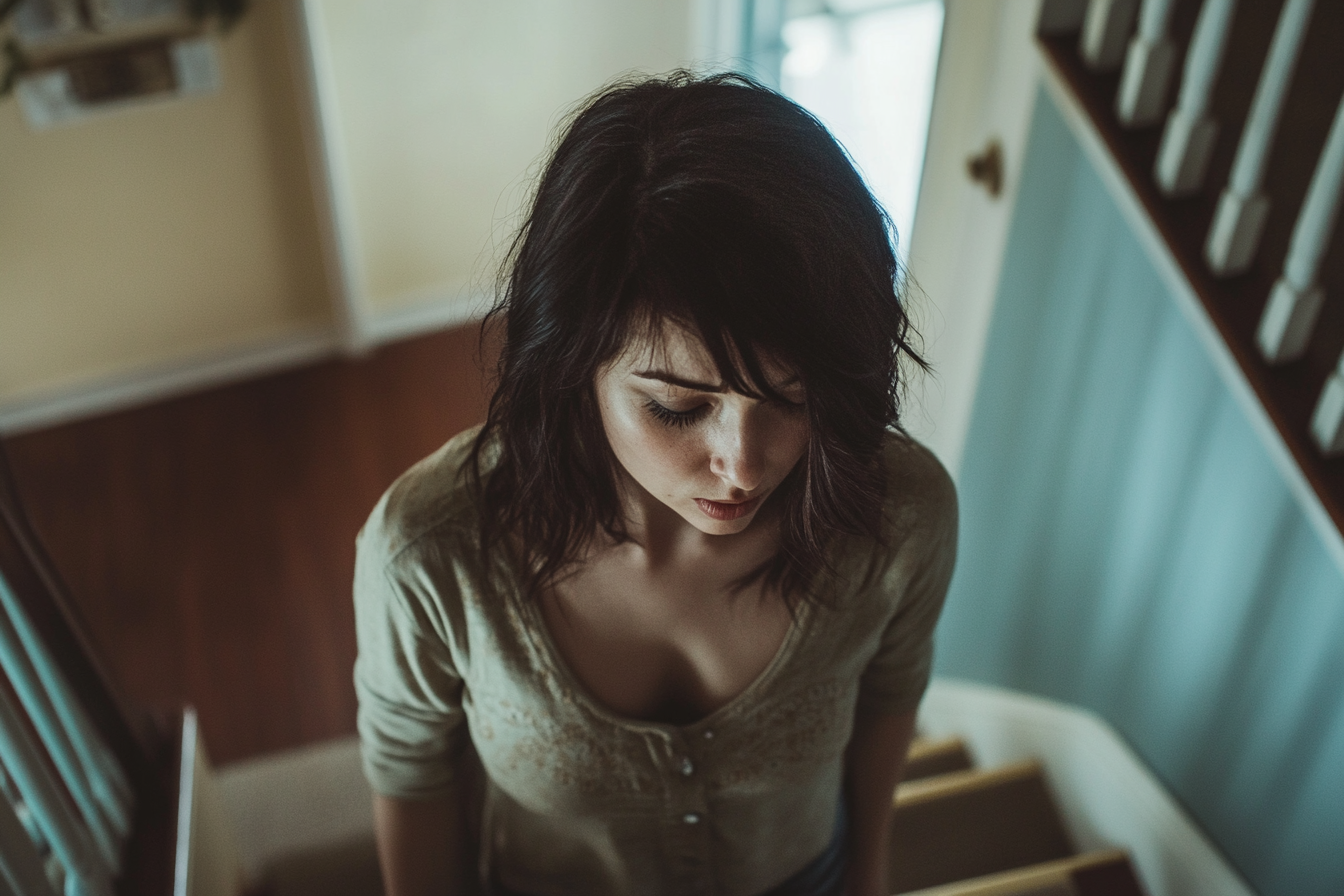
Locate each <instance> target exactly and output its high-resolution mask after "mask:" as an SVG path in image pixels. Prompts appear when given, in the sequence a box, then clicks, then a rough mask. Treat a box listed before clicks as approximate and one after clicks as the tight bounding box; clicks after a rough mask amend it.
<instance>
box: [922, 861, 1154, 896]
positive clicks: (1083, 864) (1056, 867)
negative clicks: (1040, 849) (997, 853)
mask: <svg viewBox="0 0 1344 896" xmlns="http://www.w3.org/2000/svg"><path fill="white" fill-rule="evenodd" d="M1122 862H1123V863H1125V864H1129V853H1128V852H1126V851H1125V850H1123V849H1099V850H1094V851H1092V852H1086V853H1080V854H1078V855H1074V856H1069V857H1067V858H1063V859H1053V860H1051V861H1049V862H1040V863H1038V864H1035V865H1027V866H1025V867H1022V868H1013V869H1012V870H1010V871H999V872H996V873H994V874H986V875H982V876H980V877H972V878H968V879H966V880H959V881H955V882H953V883H948V884H940V885H938V886H936V887H927V888H925V889H922V890H908V891H906V892H905V893H902V894H901V896H1014V894H1018V893H1022V892H1023V891H1024V890H1030V889H1038V888H1043V887H1048V886H1050V885H1051V884H1055V883H1068V882H1069V881H1070V878H1071V876H1072V875H1073V873H1074V872H1076V871H1082V870H1086V869H1090V868H1100V867H1103V866H1107V865H1114V864H1118V863H1122ZM1081 896H1086V894H1081Z"/></svg>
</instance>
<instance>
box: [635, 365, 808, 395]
mask: <svg viewBox="0 0 1344 896" xmlns="http://www.w3.org/2000/svg"><path fill="white" fill-rule="evenodd" d="M635 376H637V377H639V378H640V379H642V380H658V381H659V382H661V383H667V384H668V385H670V386H680V387H681V388H683V389H692V390H694V391H696V392H727V391H728V387H726V386H725V385H723V383H697V382H696V381H695V380H687V379H682V378H681V377H679V376H676V375H674V374H671V373H668V372H667V371H665V370H641V371H639V372H638V373H636V374H635ZM797 382H798V377H797V376H791V377H789V378H788V379H787V380H785V381H784V382H782V383H780V384H779V385H777V386H775V388H776V389H787V388H789V387H790V386H792V385H794V384H796V383H797Z"/></svg>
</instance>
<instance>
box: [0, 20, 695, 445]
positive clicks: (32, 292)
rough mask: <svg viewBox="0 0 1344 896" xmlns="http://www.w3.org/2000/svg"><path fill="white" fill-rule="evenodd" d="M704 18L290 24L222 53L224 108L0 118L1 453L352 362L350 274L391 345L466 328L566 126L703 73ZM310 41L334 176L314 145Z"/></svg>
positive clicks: (209, 101) (207, 104) (219, 98)
mask: <svg viewBox="0 0 1344 896" xmlns="http://www.w3.org/2000/svg"><path fill="white" fill-rule="evenodd" d="M301 3H302V4H303V6H302V7H301V6H300V4H301ZM304 8H306V9H307V10H308V13H309V15H308V16H307V17H306V19H305V16H304V15H303V14H302V10H303V9H304ZM691 11H692V0H667V2H664V0H638V2H632V0H568V2H565V3H555V2H549V0H499V2H490V3H481V2H467V0H444V2H437V0H389V2H386V3H378V4H370V3H356V2H353V0H307V2H306V3H305V2H304V0H271V2H264V3H254V4H252V5H251V9H250V11H249V13H248V14H247V16H246V17H245V18H244V20H243V22H242V23H241V25H240V26H239V27H238V28H237V29H236V30H235V31H234V32H233V33H231V34H230V35H228V36H227V37H225V38H224V39H223V41H222V42H221V45H220V46H221V54H220V55H221V65H222V68H223V85H224V86H223V89H222V91H221V92H220V93H219V94H217V95H215V96H211V97H207V98H203V99H194V100H189V101H179V102H171V103H164V104H161V105H157V106H153V107H145V108H138V109H135V110H132V111H128V112H124V113H118V114H116V115H109V116H106V117H102V118H98V119H94V120H89V121H86V122H83V123H80V124H77V125H75V126H71V127H66V128H62V129H59V130H52V131H45V132H40V133H33V132H31V131H29V130H28V128H27V126H26V125H25V124H24V122H23V120H22V117H21V115H20V112H19V110H18V107H17V104H16V103H15V102H14V101H13V100H12V99H11V100H7V101H3V102H0V432H16V431H20V430H23V429H31V428H35V427H39V426H44V425H51V424H53V423H59V422H61V421H63V420H66V419H71V418H73V417H79V416H87V415H90V414H96V413H99V412H103V411H107V410H112V409H115V408H116V407H120V406H124V405H126V404H131V403H137V402H142V401H149V400H155V399H159V398H163V397H165V396H168V395H172V394H176V393H179V392H182V391H187V390H190V389H195V388H201V387H204V386H209V385H213V384H215V383H217V382H220V381H222V380H226V379H230V378H237V377H241V376H248V375H256V374H259V373H264V372H267V371H269V370H271V369H274V368H276V367H278V366H283V365H286V364H293V363H298V362H302V361H306V360H310V359H311V358H313V357H315V356H317V355H321V354H324V353H329V352H332V351H335V350H336V349H337V347H338V345H339V344H340V338H341V333H340V329H341V326H342V322H343V319H344V317H343V315H344V313H345V312H344V311H343V310H342V309H344V308H345V307H346V306H345V305H343V304H341V301H342V297H341V296H338V295H333V294H332V293H331V290H330V289H329V287H328V283H329V282H335V283H340V280H339V276H338V270H337V269H340V271H341V272H345V273H353V274H354V275H355V276H354V277H353V280H352V282H347V283H346V286H347V287H348V288H347V289H345V290H341V289H339V288H338V289H337V292H342V291H344V292H348V293H349V298H350V299H351V300H352V302H353V304H354V306H355V313H354V315H353V316H354V317H355V318H356V319H357V320H363V321H364V322H365V323H366V324H368V327H369V329H370V330H371V334H366V335H371V337H372V339H373V341H375V342H376V341H378V340H381V339H388V338H396V337H398V336H401V335H406V334H408V333H410V332H414V331H415V330H417V329H424V328H427V327H437V326H442V325H445V324H447V323H451V322H457V321H461V320H463V319H464V318H465V317H467V316H469V315H470V314H471V313H472V312H473V311H474V310H479V308H480V303H481V299H482V297H483V296H486V295H488V293H489V289H490V287H491V279H492V274H493V267H494V261H495V259H496V252H495V249H496V248H497V247H500V246H502V245H503V244H504V243H505V242H506V241H507V238H508V235H509V233H510V232H511V229H512V227H513V225H514V223H515V222H516V213H517V210H518V209H519V208H520V207H521V205H522V204H523V202H524V201H525V199H526V196H527V192H528V185H529V178H530V176H531V175H532V174H534V173H535V171H536V166H537V164H538V162H539V160H540V159H541V158H542V156H543V155H544V153H545V151H546V149H547V147H548V145H549V143H550V139H551V136H552V132H553V128H554V127H555V126H556V125H557V124H558V123H559V122H560V121H561V120H562V119H563V116H564V114H565V112H566V111H567V110H568V109H570V108H572V107H573V105H574V104H575V103H577V102H578V101H579V100H581V99H582V98H583V97H585V96H587V95H588V94H590V93H592V92H593V91H594V90H596V89H597V88H598V87H600V86H601V85H602V84H604V83H606V82H608V81H609V80H611V79H612V78H614V77H616V76H618V75H620V74H622V73H628V72H631V71H636V70H638V71H644V72H657V71H664V70H667V69H671V68H674V67H676V66H678V65H682V64H686V63H688V62H690V61H691V59H690V47H691V44H692V38H691V32H692V22H691ZM305 21H309V22H311V23H312V24H313V26H314V27H313V30H312V31H311V32H303V31H300V29H302V28H304V27H305V26H304V25H303V24H302V23H303V22H305ZM305 35H306V36H307V37H308V39H310V40H311V42H312V44H313V50H314V52H313V55H314V57H315V58H317V59H318V60H319V62H320V64H319V66H318V79H317V84H318V88H319V90H320V91H321V95H322V97H323V101H324V111H325V112H329V113H330V114H331V119H330V121H328V122H327V123H326V133H327V134H329V135H330V136H332V137H333V138H334V142H332V143H329V144H328V145H327V146H326V150H327V152H328V153H329V156H330V159H331V160H332V163H333V164H332V166H331V167H330V168H329V169H328V168H326V167H324V166H323V165H321V164H310V162H309V154H308V153H307V152H306V151H305V146H304V139H303V138H304V128H305V123H306V122H307V121H308V119H309V115H310V109H309V107H308V105H307V103H308V100H307V96H308V92H307V91H308V87H309V85H308V77H309V74H308V61H307V58H306V55H305V54H304V52H303V51H302V50H300V49H298V48H300V47H302V46H303V38H304V36H305ZM313 184H318V185H320V186H318V187H317V188H316V189H317V190H318V193H317V194H316V195H314V192H313V191H314V187H313V186H312V185H313ZM328 187H331V188H332V190H331V193H332V194H333V195H332V199H333V201H335V208H336V209H337V211H338V213H339V218H338V219H336V220H335V224H334V227H335V230H336V231H337V233H338V235H339V236H340V237H341V238H342V240H341V246H342V248H343V249H344V250H345V254H344V256H343V257H340V258H336V257H333V260H332V263H331V264H330V265H327V264H324V260H323V258H324V255H323V252H324V242H323V240H324V234H325V233H327V232H328V230H329V229H330V228H331V227H332V226H333V224H332V219H330V218H328V217H327V215H328V214H329V213H328V212H327V211H326V209H327V205H326V204H325V203H326V202H327V201H328V198H329V197H328V194H327V192H326V191H327V188H328ZM315 200H316V202H315ZM316 208H321V209H322V211H321V212H318V211H316V210H315V209H316ZM407 312H409V314H408V313H407Z"/></svg>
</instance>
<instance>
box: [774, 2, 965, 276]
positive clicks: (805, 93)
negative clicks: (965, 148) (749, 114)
mask: <svg viewBox="0 0 1344 896" xmlns="http://www.w3.org/2000/svg"><path fill="white" fill-rule="evenodd" d="M837 6H840V4H832V6H831V7H830V9H831V10H832V11H830V12H827V13H823V14H819V15H808V16H802V17H799V18H794V19H790V20H788V21H787V22H785V23H784V45H785V47H786V48H787V50H786V53H785V56H784V66H783V77H782V81H781V86H782V88H783V91H784V93H785V94H786V95H787V96H789V97H791V98H793V99H794V100H795V101H797V102H798V103H799V104H801V105H802V106H804V107H806V108H807V109H808V110H809V111H811V112H812V113H813V114H814V115H816V116H817V118H819V119H821V121H822V122H824V123H825V124H826V126H827V127H828V128H830V130H831V133H833V134H834V135H835V136H836V138H837V139H838V140H839V141H840V142H841V143H842V144H843V145H844V147H845V149H846V150H847V151H848V152H849V154H850V156H851V157H852V158H853V159H854V161H855V163H856V164H857V165H858V167H859V170H860V171H861V172H862V174H863V176H864V178H865V179H866V180H867V181H868V186H869V187H870V188H871V189H872V191H873V194H874V195H875V196H877V198H878V200H879V201H880V202H881V203H882V205H883V206H885V207H886V209H887V212H888V213H889V214H890V215H891V218H892V221H893V222H894V223H895V225H896V233H897V236H898V246H899V249H900V254H901V259H902V261H904V260H905V259H906V257H907V247H908V245H909V240H910V230H911V228H912V226H913V224H914V220H915V203H916V201H917V199H918V197H919V177H920V172H921V171H922V170H923V167H924V146H925V143H926V142H927V139H928V132H929V109H930V107H931V105H932V103H933V82H934V74H935V72H936V71H937V67H938V47H939V43H940V41H941V39H942V32H943V3H942V0H906V2H899V3H893V4H888V5H886V6H882V7H878V8H869V9H866V10H864V11H861V12H853V13H843V12H836V11H834V10H835V9H836V7H837Z"/></svg>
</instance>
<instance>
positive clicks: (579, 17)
mask: <svg viewBox="0 0 1344 896" xmlns="http://www.w3.org/2000/svg"><path fill="white" fill-rule="evenodd" d="M310 8H312V5H311V4H310ZM319 12H320V15H319V16H316V17H315V25H316V28H317V34H315V39H316V40H319V41H321V42H322V43H323V44H324V47H325V51H326V54H327V56H328V59H329V68H328V70H327V71H326V72H325V75H326V78H327V83H328V86H329V88H330V90H331V93H332V95H333V96H334V100H335V102H334V104H333V106H334V109H333V111H334V113H335V115H336V117H337V120H338V124H337V129H338V133H339V135H340V136H339V139H340V142H341V144H342V146H341V151H342V152H341V154H342V155H343V157H344V158H343V164H340V167H339V169H338V170H337V172H336V177H337V178H338V180H340V181H342V182H343V184H344V189H346V190H347V191H348V196H349V200H350V210H351V213H352V215H351V217H352V220H351V222H349V223H350V225H351V226H350V232H351V236H352V237H353V239H352V241H351V249H352V251H353V252H354V253H355V254H356V255H357V258H355V259H354V262H355V264H354V266H353V268H354V272H355V279H356V282H355V283H353V284H352V287H353V289H354V291H355V292H356V293H357V294H358V295H359V296H360V297H361V298H362V299H363V301H365V302H367V304H368V306H369V307H370V309H371V311H372V312H374V313H378V312H387V311H390V310H395V309H399V308H405V307H407V306H414V305H416V304H420V303H424V302H426V301H428V302H436V301H443V300H447V301H455V300H461V301H472V300H473V299H474V298H475V295H474V294H476V293H479V292H481V291H488V289H489V287H490V285H491V276H492V275H493V263H494V261H495V259H496V257H497V253H496V251H495V250H496V249H498V248H502V247H503V246H504V245H505V243H506V242H507V240H508V237H509V235H510V233H511V231H512V228H513V226H514V224H515V223H516V215H517V211H518V209H519V208H520V207H521V205H522V204H523V202H524V201H525V200H526V198H527V194H528V187H529V181H530V175H532V174H535V173H536V171H537V167H538V165H539V163H540V161H541V159H542V157H543V156H544V154H545V151H546V149H547V147H548V146H549V145H550V141H551V136H552V133H553V130H554V128H555V127H556V125H557V124H558V123H560V122H561V121H562V120H563V118H564V115H565V113H566V112H567V111H568V110H570V109H571V108H573V107H574V105H575V104H576V103H578V102H579V101H580V100H581V99H582V98H583V97H585V96H587V95H588V94H590V93H592V92H593V91H594V90H596V89H597V88H598V87H600V86H602V85H603V84H604V83H606V82H607V81H609V80H611V79H612V78H614V77H616V76H618V75H621V74H623V73H628V72H632V71H643V72H660V71H665V70H668V69H671V68H674V67H676V66H678V65H685V64H688V63H689V61H690V59H689V46H690V39H691V13H690V3H689V0H677V2H659V0H644V2H629V0H572V2H567V3H554V2H546V0H508V2H493V3H480V2H474V0H473V2H468V0H452V2H425V0H389V2H386V3H379V4H370V3H361V2H355V0H339V2H336V0H333V2H327V3H322V4H320V10H319Z"/></svg>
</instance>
